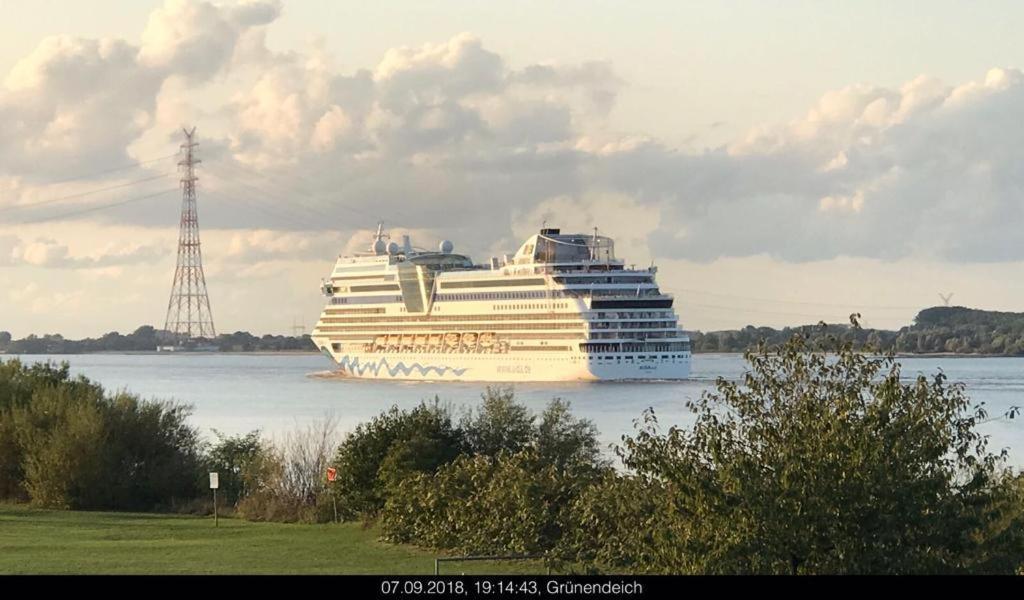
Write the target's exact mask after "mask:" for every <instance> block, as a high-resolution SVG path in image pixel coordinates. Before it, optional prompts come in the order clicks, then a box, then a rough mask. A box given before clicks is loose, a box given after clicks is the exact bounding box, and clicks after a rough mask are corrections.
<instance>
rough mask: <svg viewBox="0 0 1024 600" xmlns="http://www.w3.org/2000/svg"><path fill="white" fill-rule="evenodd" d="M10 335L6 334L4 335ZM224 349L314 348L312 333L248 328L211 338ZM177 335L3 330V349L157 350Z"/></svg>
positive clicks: (62, 351)
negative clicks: (72, 336)
mask: <svg viewBox="0 0 1024 600" xmlns="http://www.w3.org/2000/svg"><path fill="white" fill-rule="evenodd" d="M4 334H6V336H5V335H4ZM209 341H210V343H212V344H213V345H214V346H216V347H217V348H218V349H219V350H220V351H222V352H282V351H291V350H306V351H308V350H312V349H313V343H312V342H311V341H310V339H309V336H308V335H299V336H286V335H270V334H267V335H263V336H255V335H253V334H251V333H249V332H246V331H236V332H235V333H222V334H220V335H218V336H217V337H216V338H214V339H212V340H209ZM173 342H174V336H173V335H172V334H170V333H169V332H167V331H162V330H158V329H156V328H154V327H152V326H151V325H143V326H142V327H139V328H138V329H136V330H135V331H133V332H132V333H128V334H123V335H122V334H120V333H118V332H116V331H112V332H110V333H106V334H104V335H102V336H100V337H98V338H85V339H81V340H69V339H66V338H65V337H64V336H62V335H59V334H46V335H41V336H38V335H29V336H26V337H24V338H22V339H19V340H12V339H11V338H10V334H9V333H7V332H5V331H3V332H0V351H3V352H5V353H7V354H82V353H87V352H154V351H156V349H157V347H158V346H161V345H166V344H171V343H173Z"/></svg>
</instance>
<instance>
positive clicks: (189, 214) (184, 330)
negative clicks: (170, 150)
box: [164, 127, 217, 343]
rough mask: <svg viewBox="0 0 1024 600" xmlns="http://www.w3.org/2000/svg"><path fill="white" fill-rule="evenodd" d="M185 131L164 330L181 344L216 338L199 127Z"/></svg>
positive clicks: (179, 164)
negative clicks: (204, 237) (199, 208)
mask: <svg viewBox="0 0 1024 600" xmlns="http://www.w3.org/2000/svg"><path fill="white" fill-rule="evenodd" d="M182 131H184V132H185V143H184V144H182V145H181V153H182V158H181V160H180V161H178V167H179V170H180V171H181V172H182V175H183V176H182V179H181V224H180V229H179V232H178V266H177V267H176V268H175V269H174V282H173V283H172V284H171V299H170V300H169V301H168V303H167V320H166V321H165V323H164V329H166V330H167V331H170V332H171V333H173V334H174V335H175V337H176V338H177V341H178V342H179V343H182V342H187V341H189V340H192V339H196V338H214V337H216V336H217V332H216V331H215V330H214V328H213V315H212V314H211V313H210V297H209V296H208V295H207V293H206V276H205V275H204V274H203V253H202V249H201V248H200V244H199V216H198V215H197V213H196V179H197V178H196V165H197V164H199V163H200V162H201V161H200V160H199V159H198V158H197V157H196V147H197V146H199V144H198V143H196V141H195V134H196V128H195V127H193V128H192V130H191V131H189V130H188V129H183V130H182Z"/></svg>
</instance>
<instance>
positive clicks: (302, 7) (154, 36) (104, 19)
mask: <svg viewBox="0 0 1024 600" xmlns="http://www.w3.org/2000/svg"><path fill="white" fill-rule="evenodd" d="M497 6H499V5H495V4H492V3H482V2H469V1H467V2H456V1H449V2H431V3H422V2H401V3H399V2H373V3H368V2H348V1H342V0H330V1H328V0H323V1H317V0H303V1H301V2H278V1H275V0H252V1H246V2H223V3H210V2H204V1H198V0H166V1H163V2H157V1H149V0H132V1H130V2H129V1H127V0H125V1H122V2H113V1H105V0H94V1H92V2H88V3H85V2H78V1H74V0H67V1H56V0H52V1H36V2H27V1H7V0H0V14H3V15H4V20H3V24H0V32H2V35H0V330H4V329H5V330H9V331H11V332H12V333H14V334H15V335H17V336H22V335H26V334H29V333H45V332H60V333H63V334H65V335H69V336H81V335H96V334H100V333H104V332H107V331H111V330H121V331H128V330H131V329H134V328H135V327H136V326H138V325H140V324H145V323H148V324H154V325H157V326H160V325H162V324H163V320H164V316H165V311H166V306H167V297H168V293H169V291H170V284H171V276H172V274H173V268H174V251H175V246H176V241H177V239H176V238H177V220H178V211H179V202H180V193H179V192H178V191H177V185H178V183H177V177H178V176H177V174H176V172H175V160H176V159H175V157H174V156H173V155H174V153H175V152H176V151H177V146H178V144H179V143H180V142H181V133H180V132H181V126H182V125H189V126H191V125H195V126H196V127H197V128H198V135H199V141H200V142H201V146H200V149H201V156H202V159H203V163H202V166H201V169H200V184H199V185H200V207H199V210H200V222H201V224H202V239H203V251H204V260H205V264H206V274H207V281H208V285H209V290H210V300H211V304H212V307H213V313H214V318H215V321H216V323H217V327H218V330H220V331H234V330H238V329H246V330H251V331H254V332H259V333H265V332H271V333H283V332H287V331H289V330H290V329H291V326H292V325H293V323H304V324H305V325H307V326H310V325H312V324H313V323H314V322H315V320H316V317H317V314H318V312H319V309H320V307H321V304H322V299H321V297H320V296H319V294H318V285H319V280H320V278H321V277H322V276H325V275H327V274H328V272H329V270H330V267H331V264H332V262H333V257H334V256H335V255H336V254H337V253H338V252H340V251H343V250H345V249H358V248H359V247H360V246H362V245H364V244H365V243H366V236H367V231H368V230H370V229H372V228H373V227H374V226H375V224H376V221H377V220H378V219H384V221H385V223H386V227H387V228H388V229H390V230H391V231H392V233H393V234H396V235H398V234H402V233H407V232H408V233H411V234H412V235H413V238H414V243H417V244H418V245H422V246H431V245H434V244H436V243H437V242H438V241H439V240H441V239H445V238H448V239H452V240H454V241H455V243H456V247H457V248H458V249H459V250H461V251H463V252H467V253H469V254H471V255H472V256H474V257H475V258H477V259H478V260H486V259H487V258H488V257H489V256H491V255H496V254H501V253H505V252H511V251H513V250H514V249H515V248H516V247H517V246H518V244H519V242H520V241H521V239H522V238H523V237H525V236H526V235H529V234H530V233H532V232H534V231H535V230H536V229H537V228H538V227H539V226H540V225H541V223H542V222H544V221H547V223H548V224H549V225H561V226H562V227H563V229H581V230H586V231H589V230H590V229H591V228H592V227H595V226H596V227H599V228H600V230H601V231H602V232H603V233H605V234H607V235H611V236H613V237H615V238H617V240H618V253H619V255H620V256H621V257H623V258H626V259H627V261H628V262H633V263H636V264H638V265H647V264H650V263H651V262H652V261H653V262H654V264H656V265H658V267H659V269H660V271H659V275H660V277H661V279H662V287H663V288H665V289H667V290H668V291H671V292H673V293H675V294H676V296H677V306H678V307H679V310H680V314H681V317H682V320H683V323H684V326H686V327H687V328H690V329H703V330H712V329H722V328H731V327H739V326H743V325H746V324H765V325H773V326H779V325H785V324H796V323H808V322H816V321H818V320H821V319H824V320H828V321H833V322H841V321H844V320H845V317H846V315H848V314H849V313H850V312H852V311H855V310H856V311H859V312H861V313H862V314H863V315H864V317H865V321H866V322H867V323H868V324H869V325H872V326H878V327H892V328H895V327H899V326H902V325H904V324H907V323H908V322H909V321H910V320H911V319H912V318H913V315H914V314H915V313H916V312H917V310H919V309H920V308H923V307H927V306H931V305H935V304H937V303H940V302H941V301H940V299H939V296H938V294H939V293H940V292H952V293H954V294H955V295H954V298H953V301H954V303H957V304H964V305H969V306H975V307H984V308H991V309H1000V310H1024V280H1022V278H1021V277H1020V274H1021V273H1022V269H1024V242H1022V240H1021V235H1020V231H1021V229H1022V227H1024V201H1022V193H1024V161H1022V158H1024V150H1022V148H1024V72H1022V71H1021V70H1020V67H1022V66H1024V43H1022V42H1021V41H1020V37H1019V35H1018V33H1017V32H1019V31H1020V30H1021V27H1022V25H1024V5H1021V4H1019V3H1015V2H995V1H992V2H985V3H981V4H972V5H970V7H969V8H968V7H967V5H965V4H964V3H953V2H939V1H936V0H930V1H928V2H909V1H908V2H900V3H892V2H867V1H866V2H859V3H849V2H823V1H816V2H797V1H791V2H753V1H749V2H729V1H716V2H680V1H672V2H654V1H651V2H643V3H637V2H594V1H592V0H588V1H585V2H584V1H579V2H577V1H564V2H559V3H556V4H553V3H550V2H516V3H502V4H501V5H500V7H501V8H500V9H499V8H496V7H497Z"/></svg>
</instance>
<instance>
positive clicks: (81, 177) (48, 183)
mask: <svg viewBox="0 0 1024 600" xmlns="http://www.w3.org/2000/svg"><path fill="white" fill-rule="evenodd" d="M177 155H178V153H177V152H175V153H174V154H168V155H166V156H157V157H156V158H147V159H146V160H140V161H139V162H136V163H134V164H130V165H124V166H120V167H114V168H112V169H105V170H103V171H96V172H94V173H89V174H86V175H77V176H75V177H68V178H67V179H58V180H56V181H47V182H46V183H44V184H43V185H56V184H58V183H67V182H69V181H78V180H80V179H92V178H93V177H96V176H97V175H106V174H108V173H116V172H118V171H127V170H129V169H134V168H137V167H141V166H142V165H148V164H150V163H155V162H157V161H159V160H166V159H168V158H174V157H175V156H177Z"/></svg>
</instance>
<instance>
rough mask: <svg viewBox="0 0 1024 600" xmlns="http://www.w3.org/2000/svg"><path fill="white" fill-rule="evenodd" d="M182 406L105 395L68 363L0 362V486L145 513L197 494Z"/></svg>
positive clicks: (38, 499) (23, 494)
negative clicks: (74, 374) (74, 373)
mask: <svg viewBox="0 0 1024 600" xmlns="http://www.w3.org/2000/svg"><path fill="white" fill-rule="evenodd" d="M188 414H189V413H188V409H187V408H186V407H183V406H179V405H174V404H165V403H157V402H145V401H141V400H139V399H138V398H137V397H135V396H132V395H130V394H116V395H114V396H110V395H107V394H106V393H105V392H104V391H103V388H102V387H100V386H99V385H96V384H94V383H92V382H90V381H88V380H86V379H85V378H82V377H78V378H72V377H71V376H70V374H69V369H68V366H67V365H66V364H63V365H60V366H56V365H52V364H35V365H31V366H26V365H23V364H22V363H20V362H18V361H7V362H5V363H2V364H0V459H2V460H0V492H3V496H4V497H7V498H14V499H19V500H24V499H26V498H27V499H30V500H31V501H32V502H33V503H36V504H40V505H44V506H53V507H69V508H96V509H103V508H106V509H127V510H148V509H152V508H156V507H158V506H166V505H167V504H169V503H172V502H174V501H175V500H178V499H192V498H194V497H195V496H196V494H197V492H198V486H197V482H198V473H199V451H198V447H199V444H198V439H197V434H196V431H195V430H194V429H192V428H191V427H189V426H188V424H187V417H188Z"/></svg>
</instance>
